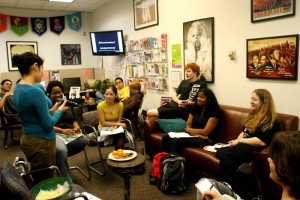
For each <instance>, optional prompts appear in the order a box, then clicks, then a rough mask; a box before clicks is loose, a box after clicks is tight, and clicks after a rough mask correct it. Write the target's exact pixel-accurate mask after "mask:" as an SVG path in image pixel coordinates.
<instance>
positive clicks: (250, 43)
mask: <svg viewBox="0 0 300 200" xmlns="http://www.w3.org/2000/svg"><path fill="white" fill-rule="evenodd" d="M298 46H299V35H298V34H296V35H285V36H275V37H265V38H254V39H247V65H246V68H247V78H264V79H281V80H297V73H298V72H297V68H298V48H299V47H298Z"/></svg>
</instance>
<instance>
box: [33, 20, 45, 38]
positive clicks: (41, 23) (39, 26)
mask: <svg viewBox="0 0 300 200" xmlns="http://www.w3.org/2000/svg"><path fill="white" fill-rule="evenodd" d="M31 29H32V31H33V32H35V33H36V34H38V35H43V34H44V33H45V32H46V31H47V18H45V17H42V18H41V17H40V18H31Z"/></svg>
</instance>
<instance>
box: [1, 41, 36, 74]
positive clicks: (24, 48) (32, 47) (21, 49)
mask: <svg viewBox="0 0 300 200" xmlns="http://www.w3.org/2000/svg"><path fill="white" fill-rule="evenodd" d="M6 48H7V59H8V70H9V71H18V67H17V66H13V64H12V57H13V56H14V55H16V54H22V53H25V52H32V53H35V54H37V53H38V46H37V42H25V41H24V42H23V41H17V42H13V41H7V42H6Z"/></svg>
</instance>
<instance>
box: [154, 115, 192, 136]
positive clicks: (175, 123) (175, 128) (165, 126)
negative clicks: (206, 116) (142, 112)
mask: <svg viewBox="0 0 300 200" xmlns="http://www.w3.org/2000/svg"><path fill="white" fill-rule="evenodd" d="M156 123H157V124H158V126H159V127H160V128H161V130H162V131H163V132H164V133H169V132H183V131H184V128H185V125H186V121H185V120H183V119H181V118H174V119H158V120H156Z"/></svg>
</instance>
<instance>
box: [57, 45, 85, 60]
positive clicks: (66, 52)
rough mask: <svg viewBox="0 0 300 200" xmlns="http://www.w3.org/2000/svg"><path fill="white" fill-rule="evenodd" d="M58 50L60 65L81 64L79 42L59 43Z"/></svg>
mask: <svg viewBox="0 0 300 200" xmlns="http://www.w3.org/2000/svg"><path fill="white" fill-rule="evenodd" d="M60 51H61V64H62V65H81V46H80V44H61V45H60Z"/></svg>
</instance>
